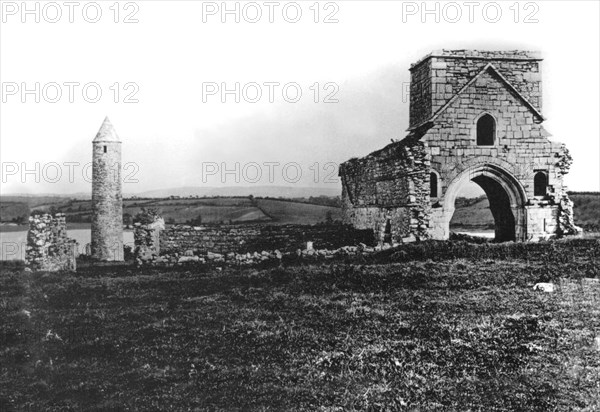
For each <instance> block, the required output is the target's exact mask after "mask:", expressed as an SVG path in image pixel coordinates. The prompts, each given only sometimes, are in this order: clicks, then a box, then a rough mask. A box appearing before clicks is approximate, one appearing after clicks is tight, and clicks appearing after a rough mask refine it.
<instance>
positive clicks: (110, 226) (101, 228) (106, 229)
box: [92, 117, 123, 261]
mask: <svg viewBox="0 0 600 412" xmlns="http://www.w3.org/2000/svg"><path fill="white" fill-rule="evenodd" d="M92 147H93V154H92V257H93V258H94V259H97V260H101V261H122V260H123V196H122V194H121V140H120V139H119V136H117V133H116V132H115V129H114V127H113V125H112V124H111V123H110V120H108V117H106V118H105V119H104V122H103V123H102V126H101V127H100V130H99V131H98V134H97V135H96V138H95V139H94V140H93V141H92Z"/></svg>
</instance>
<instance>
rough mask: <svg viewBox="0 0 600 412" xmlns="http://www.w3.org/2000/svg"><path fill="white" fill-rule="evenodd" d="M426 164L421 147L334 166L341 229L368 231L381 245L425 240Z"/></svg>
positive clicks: (409, 143) (406, 144)
mask: <svg viewBox="0 0 600 412" xmlns="http://www.w3.org/2000/svg"><path fill="white" fill-rule="evenodd" d="M429 171H430V164H429V159H428V155H427V149H426V146H425V144H424V143H423V142H420V141H417V140H413V139H411V138H407V139H404V140H402V141H400V142H395V143H392V144H390V145H388V146H387V147H385V148H384V149H382V150H379V151H377V152H374V153H371V154H370V155H368V156H366V157H364V158H361V159H351V160H349V161H347V162H345V163H343V164H342V165H341V166H340V176H341V178H342V208H343V215H344V223H347V224H351V225H353V226H354V227H357V228H360V229H371V230H373V232H374V233H375V235H376V237H377V239H378V240H379V241H385V235H386V233H385V231H386V226H387V225H388V221H389V226H390V229H391V240H392V242H398V243H399V242H402V241H408V240H414V239H426V238H427V237H428V230H429V225H430V219H429V218H430V213H431V207H430V204H429Z"/></svg>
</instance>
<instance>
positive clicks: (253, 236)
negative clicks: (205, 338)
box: [135, 224, 375, 264]
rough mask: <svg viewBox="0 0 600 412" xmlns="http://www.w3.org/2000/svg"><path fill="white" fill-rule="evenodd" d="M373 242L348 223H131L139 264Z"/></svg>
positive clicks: (270, 255) (268, 255) (370, 234)
mask: <svg viewBox="0 0 600 412" xmlns="http://www.w3.org/2000/svg"><path fill="white" fill-rule="evenodd" d="M157 238H158V239H159V244H158V245H156V239H157ZM374 243H375V239H374V236H373V231H372V230H359V229H354V228H353V227H351V226H348V225H313V226H309V225H281V226H274V225H273V226H266V225H258V224H255V225H205V226H196V227H193V226H185V225H174V226H171V227H169V228H166V229H162V228H160V227H158V226H155V227H152V228H151V227H150V226H149V225H147V224H146V225H142V224H136V228H135V244H136V247H135V257H136V260H137V263H138V264H143V263H145V262H156V261H158V262H159V263H177V262H179V261H180V260H182V261H208V260H217V261H218V260H219V259H222V260H223V261H224V260H225V259H228V260H237V261H248V260H252V261H253V262H254V261H257V260H266V259H264V258H273V259H280V258H281V256H283V255H285V254H290V253H298V251H300V252H299V253H300V254H302V250H307V251H310V250H329V251H335V250H337V249H339V248H341V247H344V246H355V245H359V244H364V245H365V246H368V245H371V246H372V245H373V244H374ZM307 253H308V252H307ZM310 253H313V252H310Z"/></svg>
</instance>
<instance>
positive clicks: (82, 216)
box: [0, 188, 600, 230]
mask: <svg viewBox="0 0 600 412" xmlns="http://www.w3.org/2000/svg"><path fill="white" fill-rule="evenodd" d="M182 189H183V188H182ZM238 189H239V190H236V191H235V192H236V193H242V194H240V195H237V196H231V195H230V196H225V195H216V196H213V197H208V196H207V197H200V198H188V197H183V196H179V195H172V196H171V198H168V197H166V198H153V197H151V196H145V197H143V198H142V197H138V198H128V199H125V200H124V215H125V217H126V219H131V217H133V216H135V215H136V214H137V213H139V212H140V211H141V210H142V207H154V208H158V209H161V210H162V213H163V216H164V217H165V219H166V220H168V221H169V222H171V223H186V222H189V221H192V220H197V219H201V220H202V222H204V223H209V222H238V223H240V222H270V223H308V224H310V223H317V222H322V221H324V220H325V219H326V218H330V219H333V220H338V219H341V209H340V208H339V196H338V195H339V194H336V195H335V196H326V195H325V196H323V195H321V196H320V197H319V195H318V192H317V193H315V191H314V190H313V189H310V192H309V193H307V195H308V196H299V194H302V193H304V191H303V189H308V188H291V189H292V190H291V191H290V190H287V191H283V190H282V191H280V192H277V193H276V195H275V196H273V197H267V196H264V197H259V196H258V195H255V194H254V193H252V195H253V197H250V196H249V195H245V194H243V193H247V192H246V191H245V190H247V189H248V188H238ZM286 189H290V188H286ZM206 190H211V189H206ZM228 190H230V189H228ZM159 192H160V191H154V192H147V194H152V193H154V194H158V193H159ZM216 192H217V193H223V192H222V191H221V188H218V189H217V190H216ZM290 192H291V193H293V195H294V197H295V198H293V199H291V197H292V196H289V197H290V199H286V198H279V197H283V196H284V195H285V194H286V193H290ZM179 193H189V192H187V191H182V192H179ZM230 193H231V192H230ZM570 197H571V199H572V200H573V202H574V203H575V208H574V211H575V223H576V224H577V225H580V226H583V227H584V228H586V229H587V230H598V228H600V193H594V192H586V193H571V194H570ZM455 207H456V210H455V212H454V215H453V217H452V221H451V222H450V226H451V227H453V228H465V229H469V228H471V229H491V228H493V227H494V220H493V217H492V214H491V211H490V209H489V202H488V200H487V198H486V197H485V196H484V197H478V198H458V199H456V204H455ZM32 210H43V211H54V212H63V213H66V214H67V220H68V221H69V222H72V223H89V222H90V221H91V201H90V200H89V199H84V200H82V199H69V198H65V197H59V196H2V197H1V198H0V220H1V221H2V222H18V223H26V222H27V217H28V216H29V214H30V212H31V211H32Z"/></svg>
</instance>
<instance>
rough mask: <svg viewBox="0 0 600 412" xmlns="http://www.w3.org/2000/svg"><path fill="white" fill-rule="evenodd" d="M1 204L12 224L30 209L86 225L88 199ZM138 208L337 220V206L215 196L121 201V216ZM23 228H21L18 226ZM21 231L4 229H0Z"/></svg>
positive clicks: (176, 216) (210, 218)
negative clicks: (64, 215) (54, 214)
mask: <svg viewBox="0 0 600 412" xmlns="http://www.w3.org/2000/svg"><path fill="white" fill-rule="evenodd" d="M7 199H8V201H3V202H2V209H1V210H0V216H1V217H2V221H3V222H11V221H15V219H20V220H21V222H24V223H25V225H26V223H27V216H29V213H30V211H31V210H39V211H50V210H52V211H55V212H61V213H65V214H66V215H67V221H68V222H69V223H90V222H91V215H92V212H91V202H90V201H89V200H70V199H65V198H56V199H54V202H52V201H51V200H52V199H53V198H48V199H45V198H44V200H45V201H44V202H42V201H41V200H39V201H36V200H35V199H36V198H32V199H33V200H31V201H32V202H34V203H32V204H31V205H28V204H27V203H25V202H26V201H27V198H25V200H24V199H23V198H15V199H11V198H10V197H8V198H7ZM142 207H147V208H148V207H152V208H156V209H158V210H160V211H161V215H162V216H163V217H164V218H165V220H166V221H167V222H171V223H186V222H189V221H192V220H194V219H197V218H198V217H200V218H201V221H202V222H203V223H220V222H223V223H229V222H231V223H246V222H264V223H271V224H287V223H295V224H315V223H319V222H323V221H325V219H326V218H327V215H328V212H329V213H330V215H331V217H332V218H333V219H339V218H341V211H340V209H339V208H338V207H332V206H323V205H320V204H313V203H308V202H307V201H306V202H302V201H297V200H296V201H294V200H286V199H262V198H257V199H251V198H249V197H215V198H192V199H168V198H167V199H125V200H124V201H123V214H124V216H125V215H129V216H135V215H136V214H138V213H139V212H140V211H141V210H142ZM21 226H23V225H21ZM4 229H6V230H23V229H22V227H21V228H12V229H11V228H10V227H9V226H5V227H3V228H0V230H4Z"/></svg>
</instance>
